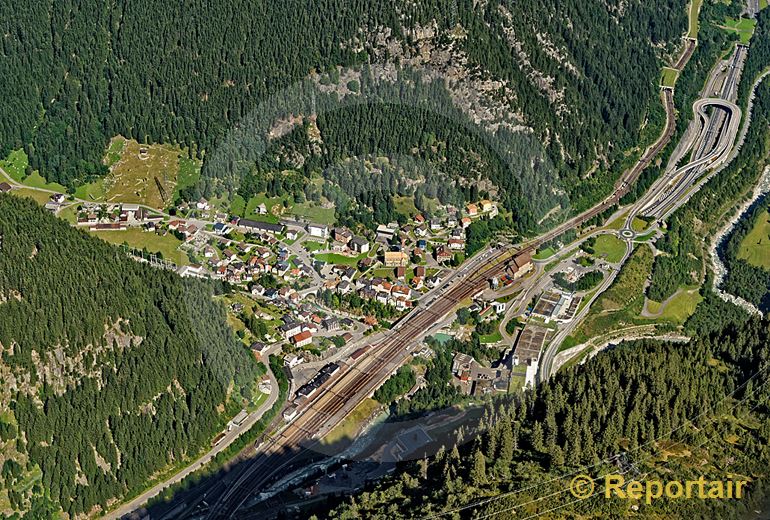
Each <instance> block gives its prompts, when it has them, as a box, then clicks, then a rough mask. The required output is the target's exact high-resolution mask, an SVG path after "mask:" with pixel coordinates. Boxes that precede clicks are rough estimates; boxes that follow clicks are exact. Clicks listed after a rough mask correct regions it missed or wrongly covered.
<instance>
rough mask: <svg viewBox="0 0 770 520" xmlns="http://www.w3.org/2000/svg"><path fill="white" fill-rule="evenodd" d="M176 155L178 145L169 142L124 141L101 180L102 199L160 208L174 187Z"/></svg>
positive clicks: (177, 165)
mask: <svg viewBox="0 0 770 520" xmlns="http://www.w3.org/2000/svg"><path fill="white" fill-rule="evenodd" d="M179 155H180V150H179V148H177V147H174V146H171V145H161V144H139V143H138V142H137V141H135V140H133V139H131V140H127V141H125V145H124V148H123V152H122V153H121V154H120V159H119V160H118V161H117V162H116V163H114V164H113V165H112V167H111V168H110V173H109V175H107V177H105V179H104V189H105V191H106V193H105V195H104V199H105V200H106V201H107V202H132V203H136V204H145V205H147V206H150V207H153V208H156V209H162V208H164V207H165V206H166V205H168V203H169V202H171V199H172V196H173V193H174V191H175V189H176V182H177V174H178V172H179ZM91 189H96V188H91ZM83 198H85V197H83Z"/></svg>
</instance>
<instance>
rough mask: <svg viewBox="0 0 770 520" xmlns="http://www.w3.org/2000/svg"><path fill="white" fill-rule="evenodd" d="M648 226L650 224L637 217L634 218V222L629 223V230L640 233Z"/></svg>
mask: <svg viewBox="0 0 770 520" xmlns="http://www.w3.org/2000/svg"><path fill="white" fill-rule="evenodd" d="M649 225H650V224H649V223H648V222H647V221H645V220H643V219H640V218H639V217H635V218H634V220H633V221H632V222H631V229H633V230H634V231H636V232H637V233H641V232H642V231H644V230H645V229H647V226H649Z"/></svg>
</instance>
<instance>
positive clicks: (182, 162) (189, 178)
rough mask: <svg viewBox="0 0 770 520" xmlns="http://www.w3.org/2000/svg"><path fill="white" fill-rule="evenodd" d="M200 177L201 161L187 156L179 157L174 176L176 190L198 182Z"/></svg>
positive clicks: (189, 186)
mask: <svg viewBox="0 0 770 520" xmlns="http://www.w3.org/2000/svg"><path fill="white" fill-rule="evenodd" d="M200 177H201V163H200V161H196V160H195V159H190V158H189V157H179V172H177V176H176V192H177V193H179V190H182V189H184V188H191V187H193V186H195V185H196V184H198V180H199V179H200Z"/></svg>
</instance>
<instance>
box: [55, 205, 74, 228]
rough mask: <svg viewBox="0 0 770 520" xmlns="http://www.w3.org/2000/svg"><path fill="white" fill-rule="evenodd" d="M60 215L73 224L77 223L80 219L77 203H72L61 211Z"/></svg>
mask: <svg viewBox="0 0 770 520" xmlns="http://www.w3.org/2000/svg"><path fill="white" fill-rule="evenodd" d="M58 217H59V218H60V219H62V220H64V221H66V222H68V223H70V224H72V225H75V224H76V223H77V220H78V207H77V204H72V205H70V206H67V207H66V208H63V209H61V210H60V211H59V213H58Z"/></svg>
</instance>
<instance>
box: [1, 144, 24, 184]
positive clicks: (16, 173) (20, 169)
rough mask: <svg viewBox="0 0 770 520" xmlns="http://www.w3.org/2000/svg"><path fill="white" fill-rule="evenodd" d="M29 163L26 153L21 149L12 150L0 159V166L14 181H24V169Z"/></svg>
mask: <svg viewBox="0 0 770 520" xmlns="http://www.w3.org/2000/svg"><path fill="white" fill-rule="evenodd" d="M28 164H29V159H28V158H27V153H26V152H25V151H24V150H22V149H19V150H12V151H11V153H9V154H8V157H6V158H5V159H3V160H2V161H0V168H2V169H3V170H5V173H7V174H8V175H10V177H11V179H13V180H15V181H16V182H19V183H20V182H24V176H25V175H26V173H25V170H26V168H27V165H28Z"/></svg>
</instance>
